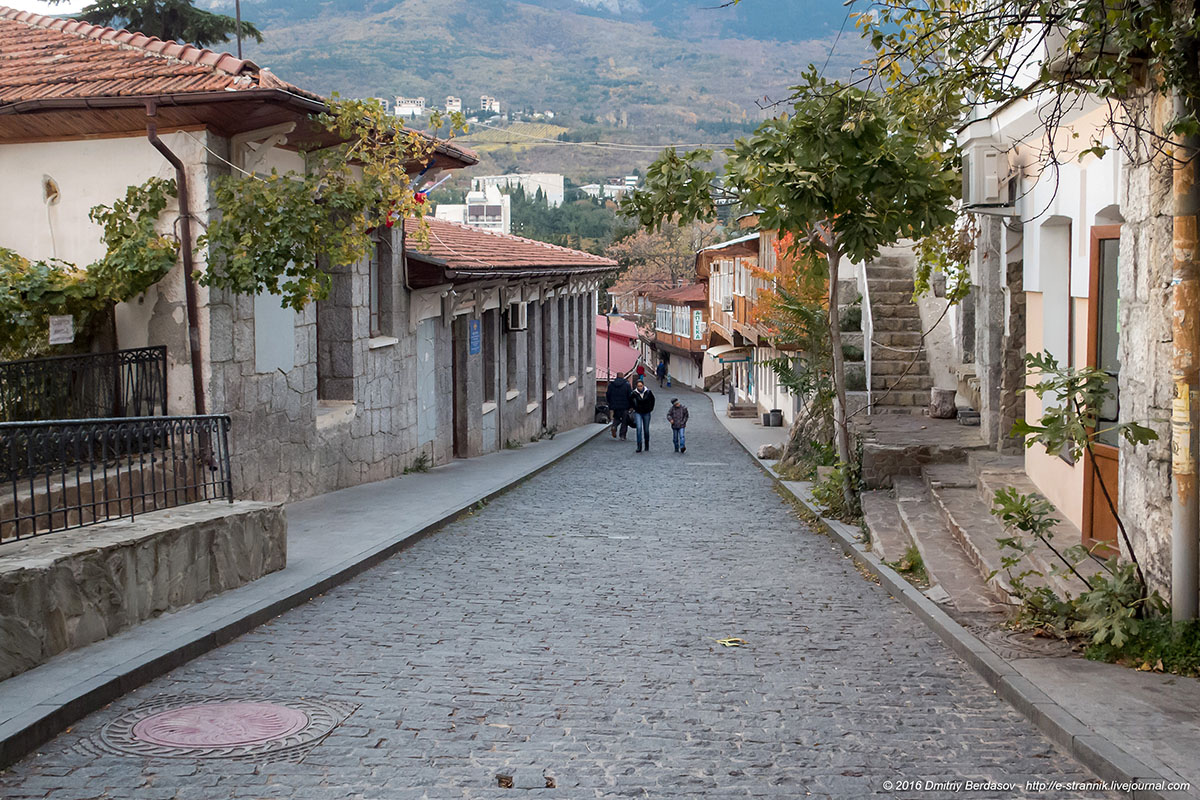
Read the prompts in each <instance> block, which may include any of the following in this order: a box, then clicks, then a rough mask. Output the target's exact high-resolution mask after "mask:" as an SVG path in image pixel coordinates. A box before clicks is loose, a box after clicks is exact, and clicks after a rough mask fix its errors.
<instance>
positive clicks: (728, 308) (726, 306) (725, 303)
mask: <svg viewBox="0 0 1200 800" xmlns="http://www.w3.org/2000/svg"><path fill="white" fill-rule="evenodd" d="M721 310H722V311H725V312H729V313H733V298H732V297H726V298H725V299H724V300H722V301H721Z"/></svg>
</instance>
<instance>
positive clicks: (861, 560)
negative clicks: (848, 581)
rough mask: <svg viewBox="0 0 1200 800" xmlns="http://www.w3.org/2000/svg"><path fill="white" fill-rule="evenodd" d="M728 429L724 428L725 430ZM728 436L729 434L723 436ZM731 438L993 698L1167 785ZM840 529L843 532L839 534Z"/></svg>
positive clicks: (1092, 762) (1134, 778) (1097, 761)
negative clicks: (992, 693)
mask: <svg viewBox="0 0 1200 800" xmlns="http://www.w3.org/2000/svg"><path fill="white" fill-rule="evenodd" d="M727 430H728V429H727ZM729 433H730V435H731V436H733V432H732V431H730V432H729ZM733 439H734V440H735V441H736V442H737V443H738V444H740V445H742V448H743V449H744V450H746V452H747V453H748V454H749V455H750V458H751V460H753V461H754V462H755V463H756V464H758V466H759V468H760V469H761V470H762V471H763V472H765V473H766V474H767V477H769V478H770V479H771V480H772V481H774V482H775V484H776V485H777V486H778V487H779V488H780V489H782V490H784V491H786V492H787V493H788V494H790V495H791V496H792V497H794V498H795V499H796V502H798V503H800V504H801V505H803V506H804V508H805V509H806V510H807V511H808V513H809V514H810V515H811V516H812V518H813V520H815V521H816V523H817V524H818V525H819V526H820V527H821V529H822V530H823V531H824V532H825V533H827V534H829V536H830V537H832V538H833V540H834V541H835V542H837V543H838V545H839V546H840V547H841V548H842V550H843V552H845V554H846V555H848V556H850V557H851V558H853V559H854V560H855V561H856V562H857V563H858V564H859V565H861V566H862V567H863V568H864V569H866V570H867V571H868V572H870V573H871V574H872V575H874V576H875V577H876V578H878V579H879V581H880V583H881V584H882V585H883V586H884V588H886V589H887V590H888V591H889V592H891V593H892V595H893V596H895V597H896V598H898V599H899V600H900V602H902V603H904V605H906V606H907V607H908V608H909V610H911V611H912V612H913V613H914V614H915V615H916V616H917V617H918V618H920V620H921V621H922V622H924V623H925V625H926V626H927V627H929V628H930V630H932V631H933V632H934V633H936V634H937V636H938V638H940V639H941V640H942V641H943V642H944V643H945V644H946V645H947V646H948V647H949V648H950V649H951V650H952V651H954V653H955V655H957V656H958V657H959V658H961V659H962V660H963V661H965V662H967V664H969V665H970V666H971V667H972V668H974V670H975V671H976V672H978V673H979V674H980V676H982V677H983V679H984V681H986V682H987V684H988V685H989V686H991V687H992V689H993V691H995V692H996V694H997V695H998V696H999V697H1001V698H1002V699H1004V700H1005V701H1006V702H1007V703H1008V704H1009V705H1011V706H1012V707H1013V708H1014V709H1016V710H1017V711H1018V712H1020V713H1021V714H1022V715H1024V716H1025V717H1026V718H1027V719H1028V720H1029V721H1030V722H1032V723H1033V724H1034V726H1035V727H1036V728H1037V729H1038V730H1039V731H1041V732H1042V733H1043V734H1044V735H1045V736H1046V737H1047V738H1048V739H1050V740H1051V741H1052V742H1054V743H1055V744H1057V745H1058V746H1059V747H1061V748H1063V749H1064V750H1066V751H1067V752H1069V753H1070V754H1071V755H1072V756H1073V757H1074V758H1075V759H1076V760H1078V761H1079V762H1080V763H1081V764H1083V765H1084V766H1085V767H1087V768H1088V769H1090V770H1091V771H1092V772H1093V773H1095V775H1096V777H1098V778H1099V779H1101V780H1104V781H1114V782H1120V783H1132V782H1162V783H1171V782H1172V779H1168V778H1166V777H1163V776H1161V775H1159V774H1158V773H1157V772H1155V771H1154V770H1153V769H1151V768H1150V767H1148V766H1146V765H1145V764H1143V763H1142V762H1141V761H1140V760H1138V759H1137V758H1135V757H1133V756H1131V755H1129V754H1128V753H1126V752H1125V751H1124V750H1122V749H1120V748H1119V747H1117V746H1116V745H1114V744H1113V743H1112V742H1110V741H1108V740H1107V739H1105V738H1104V737H1102V736H1099V735H1097V734H1096V733H1094V732H1093V731H1092V730H1091V728H1088V727H1087V726H1086V725H1084V724H1083V723H1082V722H1080V721H1079V720H1078V719H1076V718H1075V717H1074V716H1073V715H1071V714H1070V713H1068V712H1067V711H1066V710H1065V709H1064V708H1063V707H1062V706H1060V705H1059V704H1058V703H1056V702H1054V701H1053V700H1052V699H1051V698H1050V697H1049V695H1047V694H1046V693H1045V692H1043V691H1042V690H1041V689H1039V688H1037V686H1036V685H1034V684H1033V683H1032V682H1031V681H1029V680H1028V679H1027V678H1025V677H1023V676H1022V675H1020V673H1018V672H1017V670H1016V669H1014V668H1013V667H1012V666H1010V665H1009V664H1008V662H1006V661H1005V660H1004V659H1002V658H1001V657H1000V656H998V655H996V653H994V652H993V651H992V650H991V649H990V648H989V647H988V646H987V645H986V644H984V643H983V641H981V640H980V639H979V638H978V637H976V636H975V635H974V634H972V633H971V632H970V631H968V630H967V629H966V628H964V627H962V626H961V625H959V624H958V623H957V622H955V621H954V619H953V618H952V617H950V615H949V614H947V613H946V612H945V611H943V610H942V609H940V608H938V606H937V604H936V603H934V602H933V601H932V600H930V599H929V598H928V597H926V596H925V595H924V594H923V593H922V592H921V591H920V590H919V589H917V588H916V587H915V586H913V585H912V584H911V583H909V582H908V581H907V580H905V579H904V578H903V577H902V576H901V575H900V574H899V573H897V572H896V571H894V570H893V569H892V568H891V567H889V566H887V565H886V564H884V563H883V561H882V560H880V558H879V556H877V555H875V554H874V553H872V552H871V551H869V550H867V549H866V547H864V546H863V544H862V543H861V542H859V541H856V539H855V538H854V537H853V535H852V534H851V533H848V531H853V528H851V527H850V526H849V525H846V524H845V523H843V522H839V521H838V520H833V519H828V518H826V517H823V516H821V514H820V512H818V511H817V509H816V508H815V507H814V506H813V504H812V502H811V499H810V498H807V497H803V496H802V495H801V494H798V493H797V492H796V491H795V490H794V489H793V488H792V487H791V486H788V483H790V481H785V480H783V479H782V478H780V477H779V476H778V475H776V474H775V472H774V471H772V470H771V468H770V466H769V465H768V464H767V462H766V461H764V460H763V459H760V458H759V457H758V456H757V455H755V454H754V453H752V452H750V450H749V448H747V447H746V446H745V444H743V443H742V441H741V440H740V439H738V438H737V437H736V436H733ZM842 528H845V529H846V530H842ZM1127 796H1128V797H1131V798H1133V800H1200V795H1197V794H1194V793H1192V792H1180V791H1177V792H1158V791H1152V790H1137V791H1134V792H1132V793H1129V794H1128V795H1127Z"/></svg>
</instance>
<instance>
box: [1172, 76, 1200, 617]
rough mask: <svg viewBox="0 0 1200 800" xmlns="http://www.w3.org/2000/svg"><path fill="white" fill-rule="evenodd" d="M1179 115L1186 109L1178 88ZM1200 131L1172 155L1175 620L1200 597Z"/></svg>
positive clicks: (1193, 612)
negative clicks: (1199, 410) (1199, 444)
mask: <svg viewBox="0 0 1200 800" xmlns="http://www.w3.org/2000/svg"><path fill="white" fill-rule="evenodd" d="M1174 106H1175V108H1174V111H1175V115H1176V116H1177V117H1178V116H1183V115H1184V114H1186V113H1187V112H1188V110H1189V109H1188V108H1187V104H1186V102H1185V100H1184V99H1183V98H1182V97H1181V96H1180V95H1179V93H1178V92H1177V93H1176V94H1175V99H1174ZM1198 152H1200V137H1196V136H1194V135H1190V136H1185V137H1179V138H1177V140H1176V147H1175V152H1174V153H1173V156H1174V158H1175V169H1174V171H1173V178H1172V182H1173V195H1174V230H1173V244H1174V269H1173V272H1172V275H1171V286H1172V295H1173V298H1172V299H1173V300H1174V315H1173V321H1172V326H1171V327H1172V340H1173V343H1174V345H1173V346H1174V353H1173V357H1172V362H1171V378H1172V380H1173V382H1174V384H1175V400H1174V402H1173V404H1172V407H1171V613H1172V616H1173V617H1174V618H1175V619H1176V620H1186V619H1195V618H1196V616H1197V611H1198V609H1197V605H1198V603H1200V586H1198V584H1200V581H1198V580H1197V578H1198V575H1197V573H1198V572H1200V541H1198V533H1200V517H1198V516H1197V486H1196V469H1197V459H1196V456H1197V453H1196V436H1195V430H1196V408H1195V404H1196V399H1197V389H1198V388H1200V385H1198V384H1200V380H1198V378H1200V320H1198V319H1197V314H1198V312H1200V307H1198V304H1200V264H1197V261H1196V257H1197V255H1198V253H1197V251H1196V244H1197V243H1196V215H1197V212H1200V186H1197V183H1196V177H1197V176H1196V161H1197V153H1198Z"/></svg>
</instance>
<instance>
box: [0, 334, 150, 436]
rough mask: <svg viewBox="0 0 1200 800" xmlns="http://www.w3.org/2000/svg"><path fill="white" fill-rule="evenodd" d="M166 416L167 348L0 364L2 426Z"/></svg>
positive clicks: (0, 418) (34, 359)
mask: <svg viewBox="0 0 1200 800" xmlns="http://www.w3.org/2000/svg"><path fill="white" fill-rule="evenodd" d="M166 413H167V348H166V347H165V346H162V345H160V346H157V347H138V348H133V349H129V350H117V351H115V352H111V353H82V354H78V355H67V356H49V357H47V358H32V359H28V360H25V361H3V362H0V422H19V421H24V420H52V419H95V418H103V417H141V416H152V415H160V414H161V415H162V416H166Z"/></svg>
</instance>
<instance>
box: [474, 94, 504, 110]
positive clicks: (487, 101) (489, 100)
mask: <svg viewBox="0 0 1200 800" xmlns="http://www.w3.org/2000/svg"><path fill="white" fill-rule="evenodd" d="M479 110H480V111H492V112H494V113H496V114H499V113H500V101H499V100H497V99H496V98H494V97H492V96H491V95H487V94H484V95H480V96H479Z"/></svg>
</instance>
